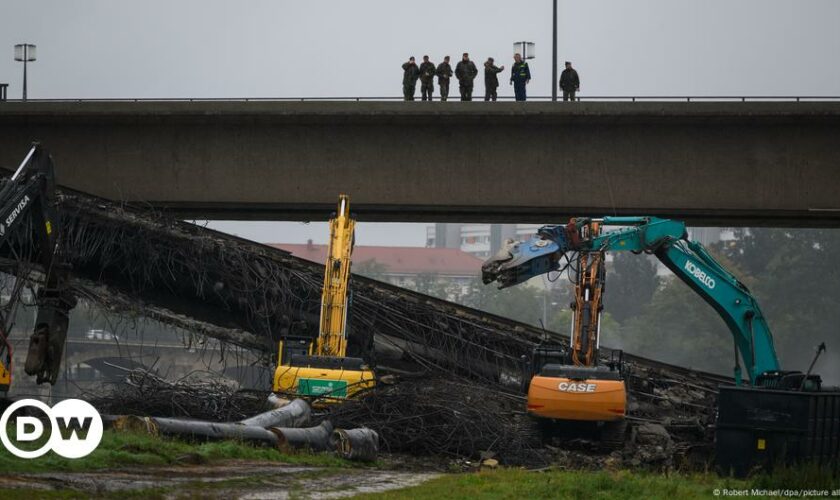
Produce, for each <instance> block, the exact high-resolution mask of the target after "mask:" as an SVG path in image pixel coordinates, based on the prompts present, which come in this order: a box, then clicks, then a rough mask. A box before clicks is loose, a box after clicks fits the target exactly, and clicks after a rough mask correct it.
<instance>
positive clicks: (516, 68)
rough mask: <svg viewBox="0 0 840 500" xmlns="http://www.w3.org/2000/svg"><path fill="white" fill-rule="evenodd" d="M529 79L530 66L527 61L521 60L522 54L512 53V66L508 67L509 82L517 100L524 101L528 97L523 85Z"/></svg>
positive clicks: (526, 83)
mask: <svg viewBox="0 0 840 500" xmlns="http://www.w3.org/2000/svg"><path fill="white" fill-rule="evenodd" d="M530 81H531V68H529V67H528V63H527V62H525V61H523V60H522V54H514V55H513V67H512V68H511V69H510V83H512V84H513V93H514V94H516V100H517V101H524V100H525V99H527V98H528V96H527V95H526V94H525V86H526V85H528V82H530Z"/></svg>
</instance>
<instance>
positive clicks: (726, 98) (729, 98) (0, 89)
mask: <svg viewBox="0 0 840 500" xmlns="http://www.w3.org/2000/svg"><path fill="white" fill-rule="evenodd" d="M6 86H7V84H0V101H4V100H6V99H5V96H6V94H5V92H6V91H5V87H6ZM402 100H403V98H402V97H401V96H387V97H383V96H379V97H372V96H363V97H361V96H360V97H334V96H333V97H321V96H314V97H194V98H193V97H159V98H158V97H136V98H135V97H104V98H79V99H73V98H70V99H67V98H62V99H27V101H26V102H80V103H81V102H328V101H343V102H348V101H349V102H399V101H402ZM498 100H499V101H513V100H514V97H513V96H500V97H499V98H498ZM551 100H552V99H551V96H529V97H528V101H529V102H533V101H537V102H546V101H548V102H550V101H551ZM439 101H440V98H439V97H435V99H434V102H439ZM449 101H450V102H460V99H459V98H458V96H454V97H450V99H449ZM575 101H579V102H826V101H840V96H733V95H722V96H588V95H578V96H576V98H575ZM7 102H23V101H22V100H21V99H8V100H7ZM416 102H420V99H416ZM472 102H484V98H483V97H481V96H473V101H472ZM558 102H561V101H560V100H559V99H558Z"/></svg>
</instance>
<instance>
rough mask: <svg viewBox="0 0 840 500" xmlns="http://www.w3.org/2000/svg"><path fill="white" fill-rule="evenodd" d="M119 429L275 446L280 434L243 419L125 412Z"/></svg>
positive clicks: (116, 423) (118, 426)
mask: <svg viewBox="0 0 840 500" xmlns="http://www.w3.org/2000/svg"><path fill="white" fill-rule="evenodd" d="M114 428H115V429H117V430H133V431H140V432H147V433H149V434H152V435H154V436H180V437H187V438H192V439H196V438H201V439H211V440H221V439H237V440H240V441H248V442H252V443H260V444H267V445H270V446H274V447H276V446H277V445H278V444H279V442H280V441H279V439H278V437H277V435H276V434H275V433H273V432H271V431H269V430H266V429H263V428H262V427H255V426H249V425H242V424H240V423H219V422H205V421H202V420H183V419H178V418H161V417H135V416H130V415H129V416H124V417H121V418H119V419H117V421H116V422H115V423H114Z"/></svg>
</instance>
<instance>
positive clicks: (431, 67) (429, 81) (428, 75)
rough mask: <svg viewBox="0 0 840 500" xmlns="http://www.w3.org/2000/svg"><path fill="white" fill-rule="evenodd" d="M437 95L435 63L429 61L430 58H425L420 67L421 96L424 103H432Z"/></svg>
mask: <svg viewBox="0 0 840 500" xmlns="http://www.w3.org/2000/svg"><path fill="white" fill-rule="evenodd" d="M434 93H435V63H433V62H430V61H429V56H423V64H421V65H420V94H421V96H422V99H423V100H424V101H431V100H432V94H434Z"/></svg>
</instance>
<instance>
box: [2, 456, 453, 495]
mask: <svg viewBox="0 0 840 500" xmlns="http://www.w3.org/2000/svg"><path fill="white" fill-rule="evenodd" d="M438 475H439V473H435V472H418V471H405V470H382V469H339V468H323V467H298V466H290V465H283V464H278V463H276V462H252V461H230V462H225V463H222V464H217V465H212V466H201V465H190V466H173V467H148V468H147V467H144V468H136V469H120V470H113V471H97V472H81V473H80V472H74V473H68V472H49V473H37V474H14V475H9V476H5V477H0V489H10V490H13V491H15V493H13V494H12V497H11V498H15V497H17V498H30V499H31V498H37V497H38V496H39V495H38V493H39V492H44V491H49V490H52V491H60V490H62V491H67V490H70V491H75V492H78V493H79V494H81V495H84V496H92V497H94V496H95V497H114V498H116V497H120V496H122V495H125V494H127V493H131V494H133V495H135V496H137V495H141V496H145V495H147V494H148V495H149V496H152V497H162V498H183V497H188V498H196V497H200V498H225V499H234V498H235V499H252V500H253V499H286V498H312V499H329V498H346V497H350V496H353V495H356V494H359V493H374V492H381V491H388V490H393V489H398V488H406V487H409V486H415V485H417V484H421V483H423V482H424V481H428V480H429V479H431V478H434V477H436V476H438ZM18 493H19V494H18ZM4 497H6V498H8V496H6V495H4Z"/></svg>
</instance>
